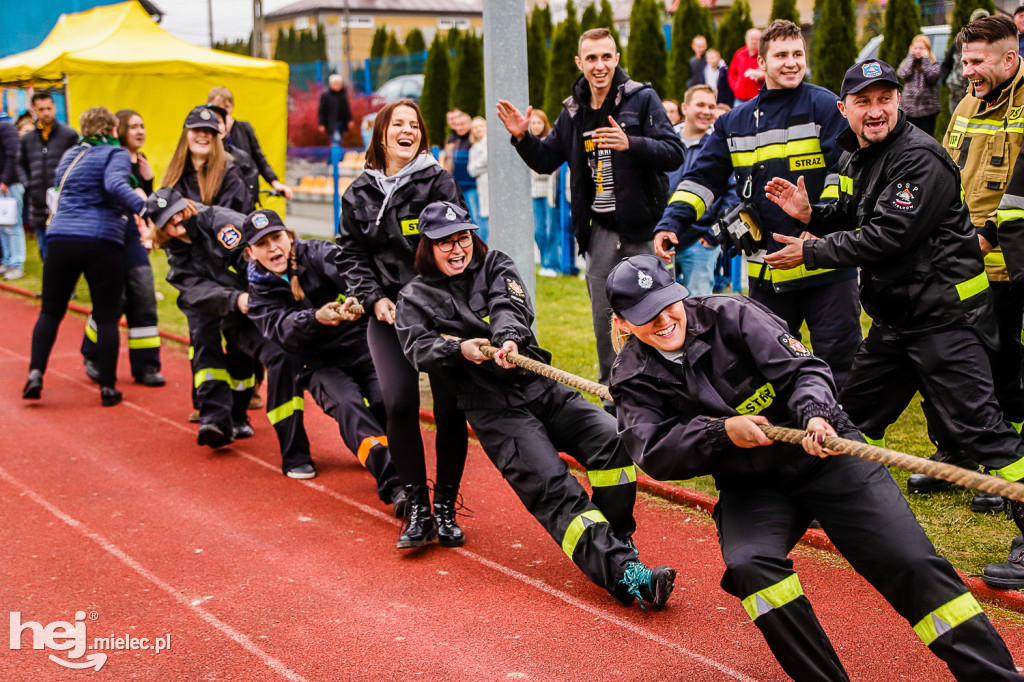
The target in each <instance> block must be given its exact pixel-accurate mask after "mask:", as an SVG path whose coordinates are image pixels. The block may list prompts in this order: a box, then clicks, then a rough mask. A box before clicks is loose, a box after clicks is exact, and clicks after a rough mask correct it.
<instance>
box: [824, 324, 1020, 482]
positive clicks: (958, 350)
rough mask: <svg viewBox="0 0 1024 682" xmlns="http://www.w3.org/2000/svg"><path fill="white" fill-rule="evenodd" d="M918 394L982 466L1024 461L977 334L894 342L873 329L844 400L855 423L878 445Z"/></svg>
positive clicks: (962, 331) (964, 331) (951, 332)
mask: <svg viewBox="0 0 1024 682" xmlns="http://www.w3.org/2000/svg"><path fill="white" fill-rule="evenodd" d="M917 391H920V392H921V395H922V396H924V399H925V401H926V402H927V403H929V405H930V406H931V409H932V410H933V411H934V414H935V416H936V418H937V419H938V423H939V424H941V425H942V426H943V428H944V429H945V432H946V433H948V434H949V435H950V437H951V438H952V439H953V441H954V442H955V444H956V446H957V447H958V448H959V449H960V450H963V451H965V452H966V453H967V454H968V455H969V456H970V457H971V458H972V459H975V460H976V461H977V462H978V463H980V464H983V465H985V466H987V467H990V468H993V469H1000V468H1002V467H1005V466H1007V465H1009V464H1013V463H1014V462H1017V461H1019V460H1021V459H1022V458H1024V444H1022V443H1021V439H1020V436H1019V435H1018V434H1017V432H1016V430H1014V428H1013V426H1011V425H1010V424H1009V423H1008V422H1006V421H1005V420H1004V417H1003V413H1002V411H1001V410H1000V409H999V404H998V403H997V402H996V399H995V386H994V383H993V380H992V368H991V366H990V365H989V358H988V351H987V349H986V348H985V346H984V344H982V342H981V341H980V339H979V338H978V335H977V334H976V333H975V331H974V330H973V329H968V328H955V329H947V330H943V331H938V332H932V333H928V334H920V335H914V336H903V337H900V338H893V337H890V336H889V335H886V334H883V333H882V331H881V329H880V328H879V327H878V326H877V325H872V327H871V329H870V330H869V331H868V337H867V338H866V339H865V340H864V344H863V346H862V347H861V350H860V352H858V353H857V357H856V359H855V360H854V362H853V369H851V370H850V375H849V377H847V379H846V384H845V385H844V386H843V389H842V391H840V394H839V397H840V403H842V405H843V409H844V410H845V411H846V413H847V414H848V415H849V416H850V419H851V420H853V423H854V424H856V425H857V427H858V428H859V429H860V430H861V432H862V433H863V434H864V435H865V436H866V437H867V438H868V440H869V441H873V442H878V441H881V440H882V439H883V438H884V437H885V430H886V428H888V426H889V425H890V424H892V423H893V422H895V421H896V420H897V419H898V418H899V416H900V415H901V414H902V413H903V410H905V409H906V407H907V405H908V404H909V403H910V401H911V400H912V399H913V397H914V393H915V392H917ZM934 421H935V420H934V419H933V422H934ZM1015 478H1019V477H1015Z"/></svg>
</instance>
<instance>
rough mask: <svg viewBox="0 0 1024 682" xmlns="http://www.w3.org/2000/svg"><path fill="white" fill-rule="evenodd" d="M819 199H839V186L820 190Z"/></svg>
mask: <svg viewBox="0 0 1024 682" xmlns="http://www.w3.org/2000/svg"><path fill="white" fill-rule="evenodd" d="M819 198H821V199H838V198H839V185H829V186H828V187H826V188H825V189H823V190H821V194H820V195H819Z"/></svg>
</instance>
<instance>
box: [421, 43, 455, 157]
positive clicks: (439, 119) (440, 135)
mask: <svg viewBox="0 0 1024 682" xmlns="http://www.w3.org/2000/svg"><path fill="white" fill-rule="evenodd" d="M450 91H451V64H450V62H449V60H448V41H447V40H446V39H445V38H442V37H441V34H440V33H438V34H436V35H435V36H434V41H433V42H432V43H431V44H430V50H429V51H428V52H427V63H426V65H425V66H424V67H423V93H422V94H421V95H420V109H421V110H422V111H423V123H424V124H425V125H426V127H427V137H428V139H430V140H433V142H434V144H435V145H439V146H440V145H443V144H444V132H445V125H446V120H447V119H446V115H447V113H448V99H449V96H450Z"/></svg>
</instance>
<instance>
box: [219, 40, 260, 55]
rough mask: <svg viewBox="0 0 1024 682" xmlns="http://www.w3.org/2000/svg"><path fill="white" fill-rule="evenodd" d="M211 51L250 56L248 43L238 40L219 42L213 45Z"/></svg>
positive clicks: (250, 51) (250, 50)
mask: <svg viewBox="0 0 1024 682" xmlns="http://www.w3.org/2000/svg"><path fill="white" fill-rule="evenodd" d="M213 49H215V50H221V51H222V52H233V53H234V54H244V55H246V56H249V55H251V54H252V49H251V48H250V47H249V41H248V40H243V39H242V38H239V39H238V40H221V41H217V42H215V43H214V44H213Z"/></svg>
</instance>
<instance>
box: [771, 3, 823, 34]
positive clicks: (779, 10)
mask: <svg viewBox="0 0 1024 682" xmlns="http://www.w3.org/2000/svg"><path fill="white" fill-rule="evenodd" d="M776 19H787V20H789V21H792V22H793V23H794V24H796V25H797V26H799V25H800V12H799V10H797V8H796V0H772V13H771V15H770V17H769V19H768V21H769V23H771V22H772V21H775V20H776ZM817 28H818V27H817V26H815V30H817Z"/></svg>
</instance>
